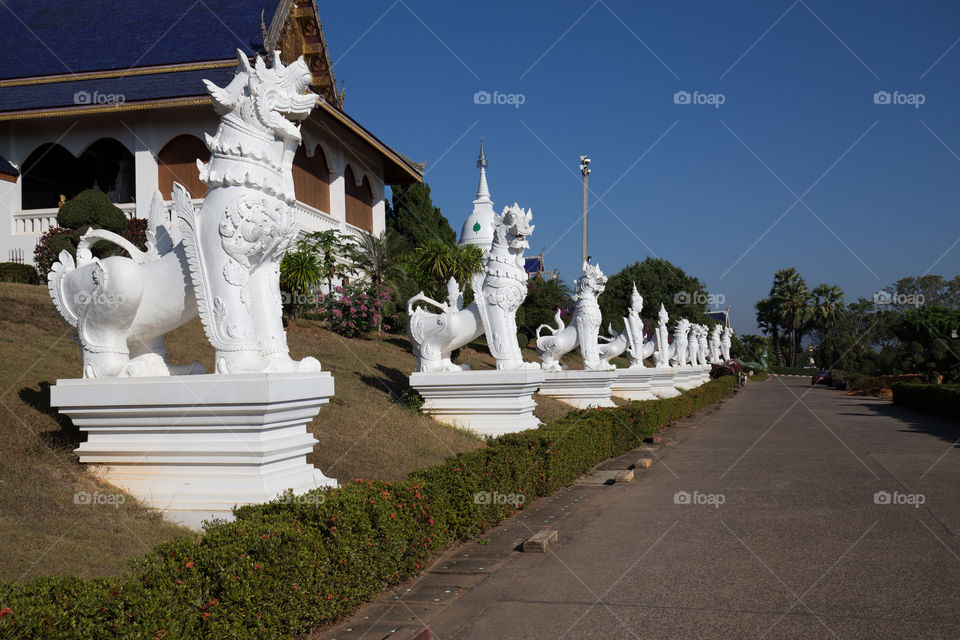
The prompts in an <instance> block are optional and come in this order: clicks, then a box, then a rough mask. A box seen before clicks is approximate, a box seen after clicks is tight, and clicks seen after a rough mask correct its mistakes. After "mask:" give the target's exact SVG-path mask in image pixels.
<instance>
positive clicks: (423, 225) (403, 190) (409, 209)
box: [386, 182, 457, 254]
mask: <svg viewBox="0 0 960 640" xmlns="http://www.w3.org/2000/svg"><path fill="white" fill-rule="evenodd" d="M390 190H391V191H392V192H393V198H392V202H388V203H387V207H386V209H387V211H386V225H387V233H388V234H391V235H394V236H395V240H394V242H395V243H396V251H397V252H398V253H399V254H409V253H411V252H413V250H414V249H415V248H417V247H420V246H423V245H424V244H425V243H426V242H427V241H428V240H431V239H433V240H439V241H441V242H444V243H446V244H450V245H452V244H456V242H457V234H456V232H455V231H454V230H453V227H451V226H450V222H449V221H448V220H447V219H446V218H445V217H443V214H442V213H440V209H439V208H438V207H435V206H434V205H433V200H432V199H431V198H430V185H428V184H427V183H426V182H418V183H415V184H412V185H391V187H390Z"/></svg>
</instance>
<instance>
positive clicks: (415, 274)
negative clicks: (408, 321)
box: [404, 238, 484, 300]
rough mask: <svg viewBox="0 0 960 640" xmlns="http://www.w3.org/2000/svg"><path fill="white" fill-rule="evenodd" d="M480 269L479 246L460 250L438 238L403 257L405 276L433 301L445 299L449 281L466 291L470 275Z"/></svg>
mask: <svg viewBox="0 0 960 640" xmlns="http://www.w3.org/2000/svg"><path fill="white" fill-rule="evenodd" d="M483 266H484V258H483V251H482V250H481V249H480V248H479V247H476V246H474V245H466V246H463V247H460V246H457V245H455V244H452V243H448V242H446V241H444V240H441V239H440V238H428V239H427V240H426V241H425V242H424V243H423V244H421V245H420V246H418V247H416V248H415V249H414V250H413V252H412V253H411V254H409V255H408V256H407V258H406V260H405V264H404V267H405V268H406V271H407V275H408V276H409V277H410V278H411V279H412V280H413V281H414V282H416V283H417V285H419V287H420V290H421V291H423V292H424V293H425V294H426V295H428V296H430V297H431V298H434V299H437V300H443V299H445V298H446V292H447V281H448V280H449V279H450V278H453V279H454V280H456V281H457V282H458V283H459V285H460V287H461V288H466V287H468V286H469V284H470V276H471V275H473V274H474V273H477V272H478V271H482V270H483Z"/></svg>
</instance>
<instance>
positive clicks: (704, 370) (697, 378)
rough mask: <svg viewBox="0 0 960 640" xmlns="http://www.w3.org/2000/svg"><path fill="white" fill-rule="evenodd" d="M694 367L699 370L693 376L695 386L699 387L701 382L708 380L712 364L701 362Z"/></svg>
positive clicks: (704, 382)
mask: <svg viewBox="0 0 960 640" xmlns="http://www.w3.org/2000/svg"><path fill="white" fill-rule="evenodd" d="M696 368H697V369H699V371H698V372H697V373H695V374H694V377H693V381H694V383H695V386H697V387H699V386H700V385H702V384H706V383H708V382H710V369H712V368H713V366H712V365H709V364H702V365H699V366H698V367H696Z"/></svg>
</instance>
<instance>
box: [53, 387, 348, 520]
mask: <svg viewBox="0 0 960 640" xmlns="http://www.w3.org/2000/svg"><path fill="white" fill-rule="evenodd" d="M331 396H333V377H332V376H331V375H330V373H328V372H316V373H263V374H236V375H212V374H211V375H193V376H169V377H150V378H99V379H79V380H58V381H57V384H56V386H54V387H53V388H52V389H51V390H50V401H51V402H50V404H51V405H52V406H55V407H58V408H59V409H60V412H61V413H63V414H66V415H68V416H70V418H71V419H72V420H73V423H74V425H76V426H77V428H79V429H80V430H81V431H84V432H86V433H87V441H86V442H84V443H83V444H81V445H80V446H79V447H78V448H77V450H76V452H77V454H78V455H79V456H80V462H85V463H91V464H97V465H103V470H104V479H105V480H107V481H108V482H111V483H112V484H114V485H116V486H118V487H121V488H123V489H125V490H126V491H128V492H129V493H131V494H133V495H134V496H135V497H136V498H137V499H138V500H140V501H141V502H144V503H145V504H147V505H149V506H151V507H154V508H157V509H161V510H163V511H164V512H165V515H166V517H167V518H168V519H170V520H172V521H174V522H179V523H181V524H184V525H186V526H188V527H191V528H194V529H200V528H201V523H202V521H203V520H205V519H209V518H213V517H219V518H224V519H228V520H229V519H232V514H231V509H232V507H233V506H234V505H242V504H254V503H261V502H267V501H269V500H272V499H273V498H275V497H276V496H277V495H279V494H281V493H283V492H284V491H286V490H287V489H292V490H293V491H294V493H296V494H300V493H304V492H306V491H308V490H310V489H314V488H317V487H328V486H336V484H337V482H336V480H332V479H330V478H327V477H326V476H324V475H323V474H322V473H321V472H320V471H319V470H318V469H316V468H314V467H313V466H312V465H310V464H308V463H307V459H306V458H307V455H308V454H309V453H311V452H312V451H313V446H314V445H315V444H316V443H317V440H316V439H315V438H314V437H313V436H312V435H311V434H310V433H308V432H307V423H308V422H309V421H310V420H312V419H313V417H314V416H316V415H317V413H318V412H319V410H320V406H321V405H323V404H325V403H326V402H328V401H329V399H330V397H331Z"/></svg>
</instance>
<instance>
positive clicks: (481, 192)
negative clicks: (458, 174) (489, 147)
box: [473, 138, 493, 206]
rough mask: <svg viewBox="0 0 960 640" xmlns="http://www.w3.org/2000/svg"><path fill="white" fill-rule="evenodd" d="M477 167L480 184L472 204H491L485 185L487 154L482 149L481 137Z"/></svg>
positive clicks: (487, 188) (488, 189) (481, 139)
mask: <svg viewBox="0 0 960 640" xmlns="http://www.w3.org/2000/svg"><path fill="white" fill-rule="evenodd" d="M477 168H478V169H480V184H479V185H478V186H477V199H476V200H474V201H473V203H474V204H479V203H487V202H489V203H490V205H491V206H492V205H493V200H491V199H490V187H488V186H487V154H486V153H484V151H483V138H480V157H479V158H477Z"/></svg>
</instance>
